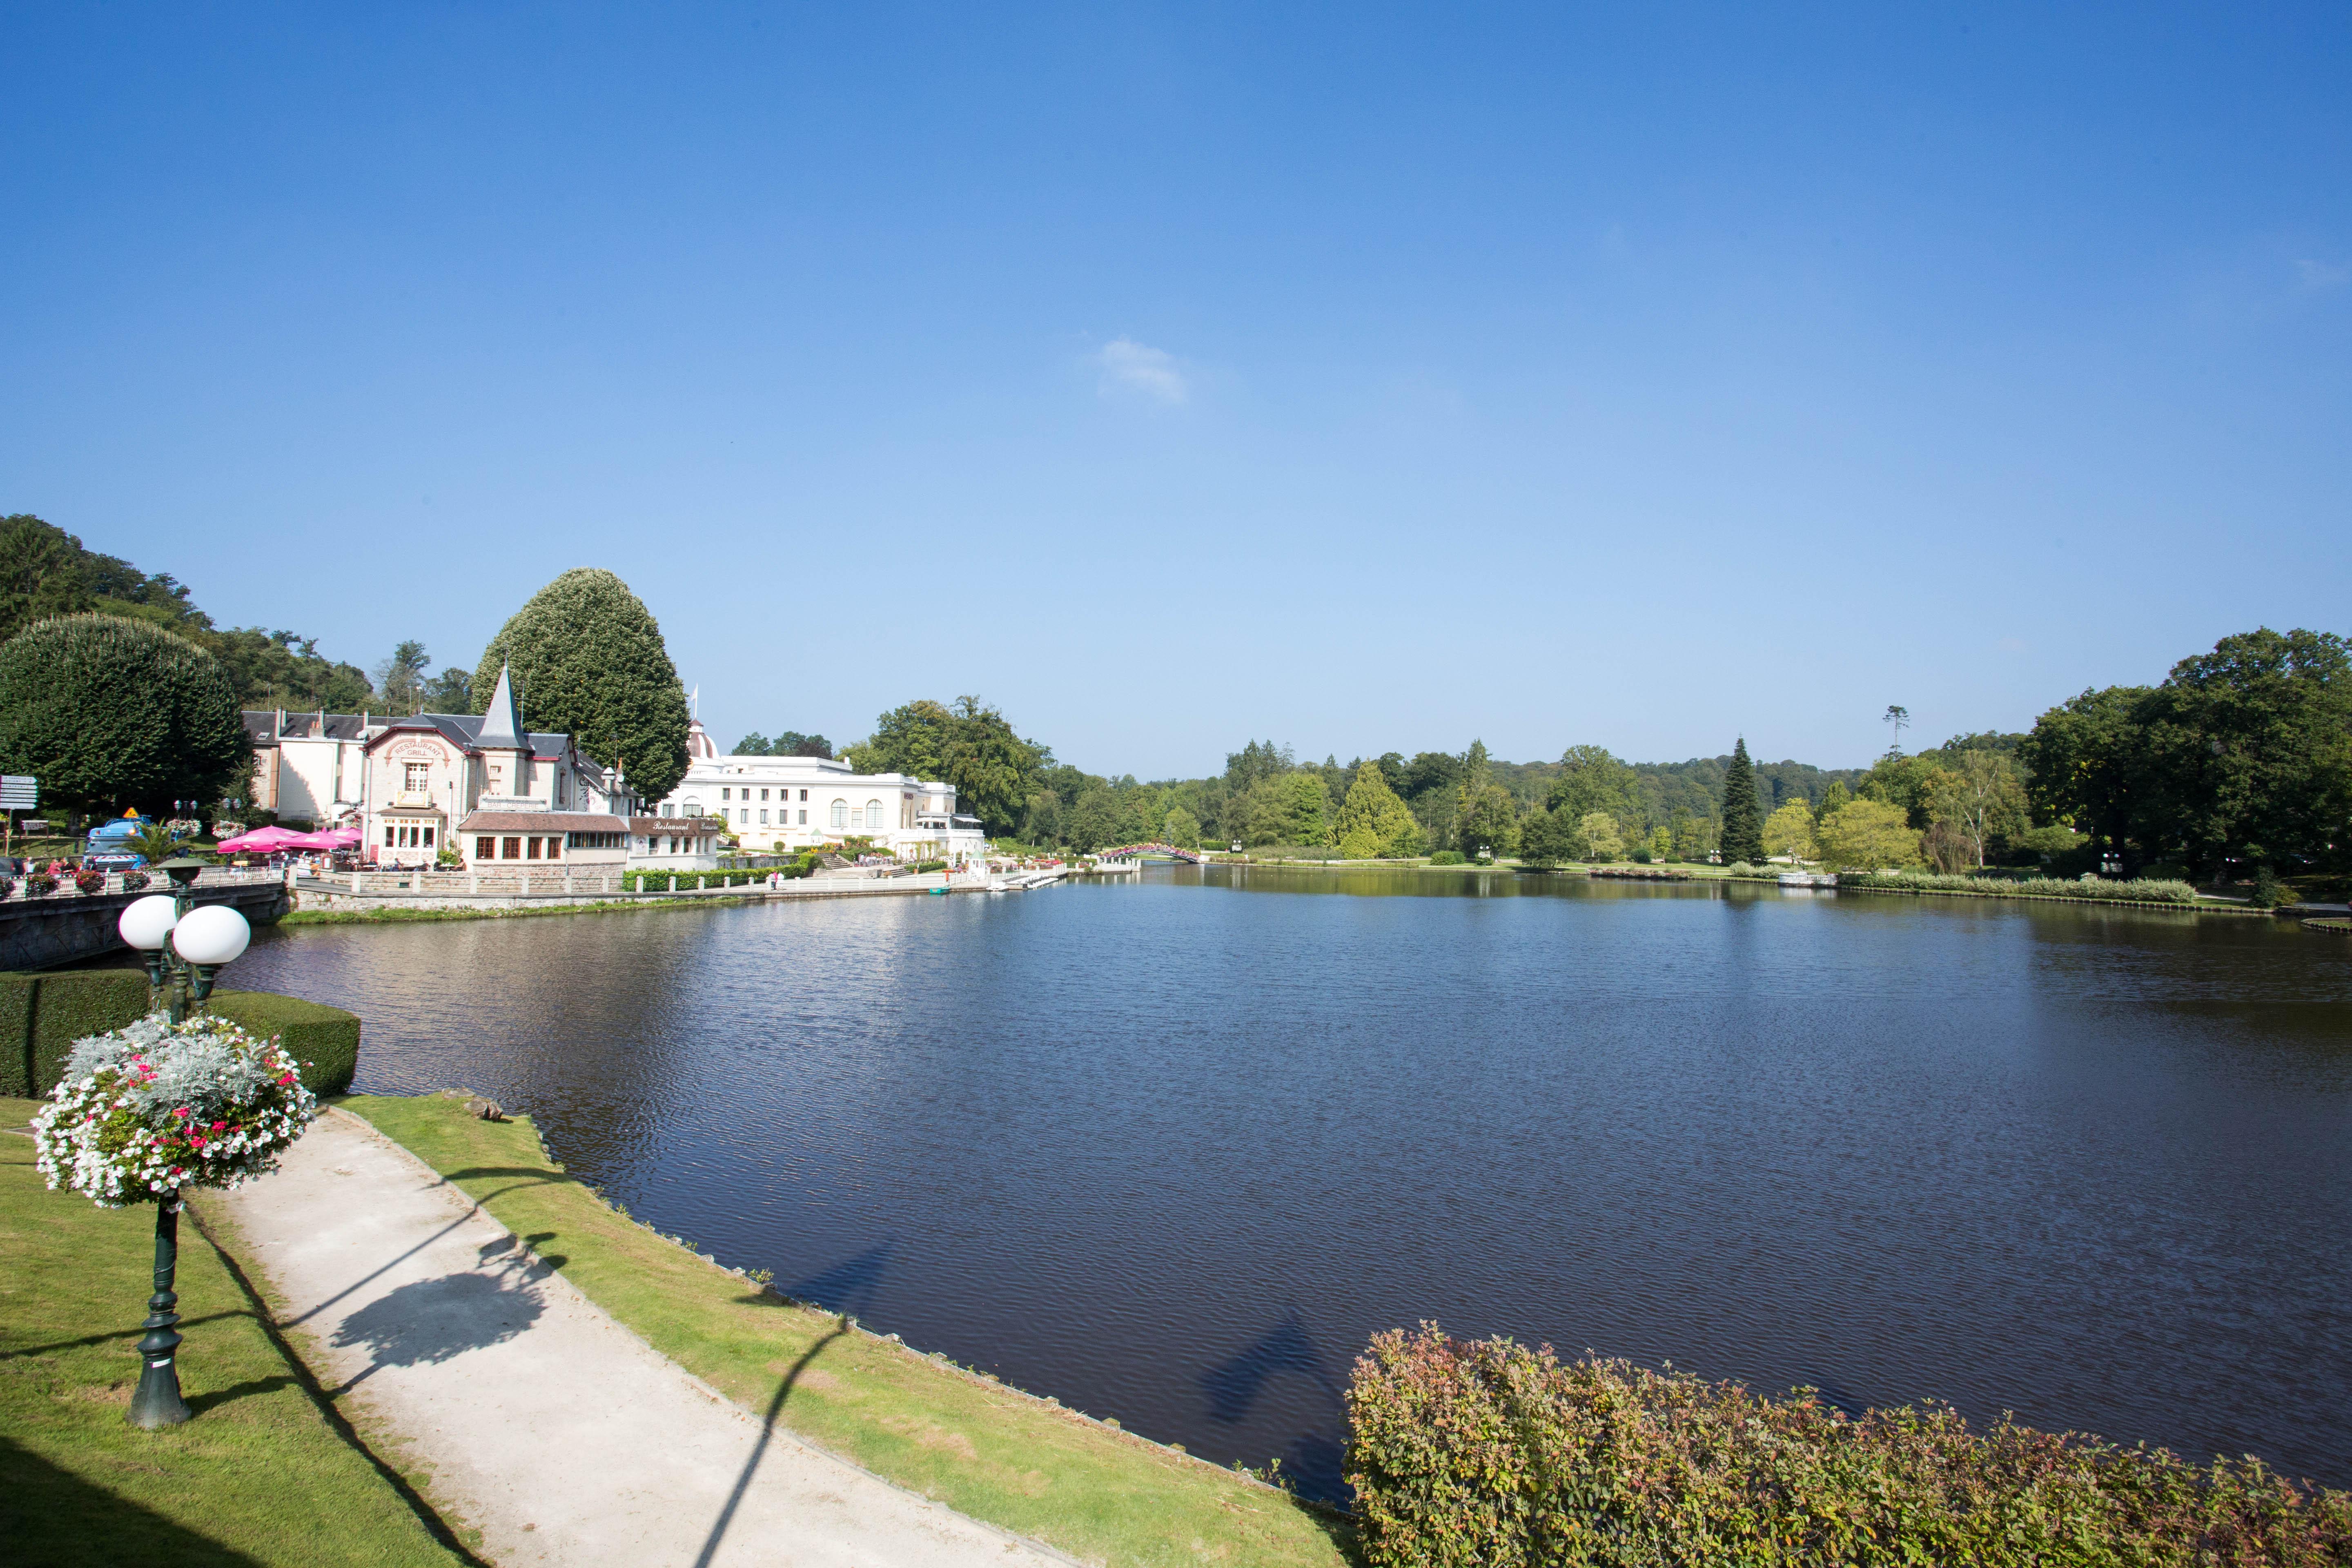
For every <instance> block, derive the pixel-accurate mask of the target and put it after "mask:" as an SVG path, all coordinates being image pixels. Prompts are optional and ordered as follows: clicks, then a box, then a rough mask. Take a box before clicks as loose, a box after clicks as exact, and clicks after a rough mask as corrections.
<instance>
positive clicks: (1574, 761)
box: [1544, 746, 1648, 830]
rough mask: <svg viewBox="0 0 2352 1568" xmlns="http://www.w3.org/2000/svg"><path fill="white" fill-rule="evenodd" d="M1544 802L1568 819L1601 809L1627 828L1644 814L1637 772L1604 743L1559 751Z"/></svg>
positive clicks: (1578, 818) (1578, 819)
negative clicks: (1556, 766) (1557, 766)
mask: <svg viewBox="0 0 2352 1568" xmlns="http://www.w3.org/2000/svg"><path fill="white" fill-rule="evenodd" d="M1544 804H1545V805H1548V806H1549V807H1550V808H1551V809H1552V810H1554V811H1556V812H1559V814H1560V815H1561V816H1565V817H1566V818H1567V819H1568V820H1569V821H1570V822H1581V821H1583V820H1584V818H1585V817H1586V816H1588V815H1590V814H1591V813H1592V812H1596V811H1605V812H1607V813H1608V814H1609V815H1610V816H1613V817H1615V818H1616V819H1617V820H1618V821H1619V822H1620V823H1621V824H1622V825H1623V826H1625V827H1626V828H1627V829H1629V830H1631V829H1634V828H1638V827H1640V826H1642V823H1643V819H1644V818H1645V817H1646V816H1647V815H1648V814H1647V812H1646V811H1645V810H1644V805H1645V801H1644V798H1643V792H1642V780H1641V775H1640V774H1639V773H1635V772H1634V771H1633V769H1632V768H1630V767H1628V766H1626V765H1625V764H1624V763H1621V762H1619V761H1618V760H1617V759H1616V758H1615V757H1613V756H1611V755H1610V754H1609V749H1608V748H1607V747H1605V746H1570V748H1569V749H1568V750H1567V751H1566V752H1563V753H1561V755H1560V759H1559V773H1557V774H1555V775H1554V776H1553V778H1552V781H1551V786H1550V788H1549V789H1548V790H1546V791H1545V792H1544Z"/></svg>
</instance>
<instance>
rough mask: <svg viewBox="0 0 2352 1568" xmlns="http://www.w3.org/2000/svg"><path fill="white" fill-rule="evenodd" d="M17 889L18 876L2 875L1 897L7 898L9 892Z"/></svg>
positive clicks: (0, 879) (0, 881) (0, 882)
mask: <svg viewBox="0 0 2352 1568" xmlns="http://www.w3.org/2000/svg"><path fill="white" fill-rule="evenodd" d="M15 891H16V878H14V877H0V899H5V898H6V897H7V896H8V895H9V894H11V893H13V892H15Z"/></svg>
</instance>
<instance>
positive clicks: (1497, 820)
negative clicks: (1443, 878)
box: [1454, 784, 1519, 860]
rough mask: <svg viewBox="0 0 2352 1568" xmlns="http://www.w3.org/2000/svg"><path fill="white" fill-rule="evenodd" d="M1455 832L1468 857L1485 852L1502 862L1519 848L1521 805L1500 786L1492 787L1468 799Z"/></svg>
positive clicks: (1457, 820)
mask: <svg viewBox="0 0 2352 1568" xmlns="http://www.w3.org/2000/svg"><path fill="white" fill-rule="evenodd" d="M1454 836H1455V837H1456V839H1457V840H1458V841H1459V842H1460V844H1461V846H1462V852H1463V853H1464V854H1465V855H1475V854H1477V853H1478V851H1480V850H1481V849H1486V850H1492V851H1493V852H1494V855H1495V858H1496V859H1498V860H1499V859H1501V858H1503V857H1504V856H1506V855H1508V854H1510V853H1511V852H1512V851H1513V850H1515V849H1517V847H1519V803H1518V802H1517V801H1516V800H1513V799H1512V798H1511V792H1510V791H1509V790H1507V789H1505V788H1504V787H1503V786H1502V785H1501V784H1487V785H1486V787H1485V788H1484V789H1481V790H1480V791H1478V792H1477V794H1475V795H1469V796H1467V797H1465V802H1464V808H1463V811H1462V814H1461V816H1459V817H1457V818H1456V819H1455V821H1454Z"/></svg>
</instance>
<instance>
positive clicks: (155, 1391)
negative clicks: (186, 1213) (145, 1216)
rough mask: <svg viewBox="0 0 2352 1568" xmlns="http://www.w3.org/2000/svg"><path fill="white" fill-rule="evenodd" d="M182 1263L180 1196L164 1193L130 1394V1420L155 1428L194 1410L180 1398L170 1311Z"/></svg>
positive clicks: (175, 1337)
mask: <svg viewBox="0 0 2352 1568" xmlns="http://www.w3.org/2000/svg"><path fill="white" fill-rule="evenodd" d="M179 1265H180V1194H178V1193H166V1194H163V1197H162V1198H160V1199H159V1200H158V1201H157V1202H156V1205H155V1293H154V1294H153V1295H152V1296H150V1297H149V1298H148V1299H147V1321H145V1322H144V1323H142V1324H141V1325H140V1327H142V1328H143V1329H145V1330H146V1333H144V1334H142V1335H141V1336H140V1340H139V1359H140V1360H141V1361H142V1363H145V1366H144V1369H143V1370H142V1372H141V1373H139V1388H138V1391H137V1392H136V1393H134V1394H131V1411H130V1414H129V1415H128V1416H127V1417H125V1418H126V1419H127V1420H129V1421H130V1423H131V1425H132V1426H143V1427H145V1428H147V1429H148V1430H149V1431H153V1430H154V1429H155V1428H157V1427H159V1426H178V1425H179V1424H180V1423H181V1422H183V1421H185V1420H186V1419H187V1418H188V1417H189V1415H191V1414H193V1412H191V1411H190V1410H189V1409H188V1402H187V1401H186V1400H184V1399H183V1398H181V1397H180V1366H179V1360H178V1355H179V1349H180V1336H179V1334H178V1333H177V1332H176V1329H177V1327H178V1324H179V1321H180V1315H179V1313H177V1312H175V1311H173V1310H172V1309H173V1308H174V1307H176V1306H178V1305H179V1304H180V1298H179V1296H178V1294H177V1293H176V1292H174V1291H173V1289H172V1286H173V1283H174V1277H175V1276H176V1275H177V1274H178V1272H179Z"/></svg>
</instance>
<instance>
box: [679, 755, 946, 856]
mask: <svg viewBox="0 0 2352 1568" xmlns="http://www.w3.org/2000/svg"><path fill="white" fill-rule="evenodd" d="M687 759H688V762H687V770H686V777H685V778H683V779H681V780H680V781H679V782H678V786H677V789H675V790H673V791H671V792H670V794H669V796H668V798H667V799H666V800H664V801H663V802H662V815H663V816H670V817H706V816H715V817H718V818H719V820H721V821H723V822H725V823H726V824H727V827H728V831H730V832H731V833H733V834H734V835H735V836H736V837H737V838H738V839H739V840H740V842H741V844H742V847H743V848H744V850H745V851H747V852H749V853H751V854H788V853H794V852H797V851H799V850H802V849H810V848H823V847H826V846H828V845H831V846H835V847H838V846H839V845H841V844H842V843H843V842H844V841H845V840H846V839H849V838H852V837H858V838H866V839H870V840H872V841H873V845H874V847H875V848H877V849H878V850H884V851H887V852H888V853H889V854H892V855H895V856H897V857H898V858H899V859H901V860H945V861H947V862H948V863H949V864H950V865H957V866H961V865H964V864H967V863H969V862H971V861H976V860H984V859H986V858H987V856H988V835H987V833H986V832H985V831H984V830H983V829H982V826H981V823H980V819H979V818H978V817H976V816H957V815H956V810H955V805H956V795H955V788H954V786H953V785H951V784H941V783H939V782H938V781H936V780H925V779H918V778H913V777H910V776H908V774H905V773H857V772H856V771H855V770H853V769H852V768H851V767H850V765H849V764H848V763H845V762H838V761H836V760H835V759H834V758H831V757H722V756H720V755H719V748H718V747H716V746H714V745H713V744H711V742H710V737H709V734H708V733H707V732H705V731H704V730H703V728H702V721H700V720H699V719H697V720H696V721H694V722H693V725H692V727H691V728H690V730H689V731H688V739H687Z"/></svg>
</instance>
